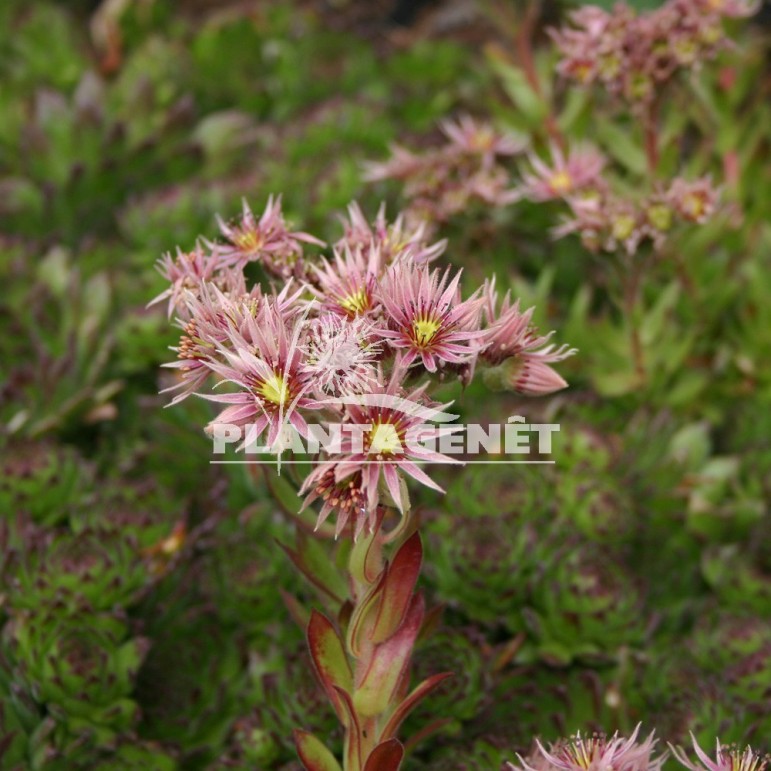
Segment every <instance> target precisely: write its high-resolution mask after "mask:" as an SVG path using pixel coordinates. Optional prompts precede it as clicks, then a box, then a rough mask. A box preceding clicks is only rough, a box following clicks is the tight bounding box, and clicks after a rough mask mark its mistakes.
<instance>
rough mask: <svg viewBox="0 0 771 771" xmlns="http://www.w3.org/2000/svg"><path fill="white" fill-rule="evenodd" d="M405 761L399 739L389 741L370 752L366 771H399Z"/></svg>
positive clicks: (365, 766) (381, 743) (365, 767)
mask: <svg viewBox="0 0 771 771" xmlns="http://www.w3.org/2000/svg"><path fill="white" fill-rule="evenodd" d="M403 759H404V746H403V745H402V743H401V742H400V741H399V740H398V739H388V740H387V741H384V742H380V744H378V746H377V747H375V749H374V750H372V752H370V754H369V757H368V758H367V762H366V763H365V764H364V771H399V766H401V764H402V760H403Z"/></svg>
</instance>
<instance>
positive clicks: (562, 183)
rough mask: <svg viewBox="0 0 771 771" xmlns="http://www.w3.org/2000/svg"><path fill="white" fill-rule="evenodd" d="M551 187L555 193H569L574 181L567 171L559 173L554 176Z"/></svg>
mask: <svg viewBox="0 0 771 771" xmlns="http://www.w3.org/2000/svg"><path fill="white" fill-rule="evenodd" d="M549 185H550V186H551V189H552V190H553V191H554V192H555V193H567V192H569V191H570V189H571V188H572V187H573V180H572V179H571V177H570V174H568V173H567V171H558V172H557V173H556V174H553V175H552V178H551V179H550V180H549Z"/></svg>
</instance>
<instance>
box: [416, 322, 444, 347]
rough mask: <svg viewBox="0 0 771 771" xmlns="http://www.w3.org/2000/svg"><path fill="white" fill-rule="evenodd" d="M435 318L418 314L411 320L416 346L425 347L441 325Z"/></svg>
mask: <svg viewBox="0 0 771 771" xmlns="http://www.w3.org/2000/svg"><path fill="white" fill-rule="evenodd" d="M441 326H442V325H441V323H440V322H439V321H437V320H436V319H430V318H426V317H424V316H420V317H418V318H416V319H415V320H414V321H413V322H412V334H413V337H414V339H415V345H417V346H418V348H427V347H428V346H429V345H430V344H431V341H432V340H433V339H434V337H435V336H436V333H437V332H438V331H439V328H440V327H441Z"/></svg>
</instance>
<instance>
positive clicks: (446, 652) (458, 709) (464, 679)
mask: <svg viewBox="0 0 771 771" xmlns="http://www.w3.org/2000/svg"><path fill="white" fill-rule="evenodd" d="M486 648H489V646H488V645H487V644H486V642H485V639H484V636H483V634H482V633H481V631H480V630H478V629H476V628H474V627H470V628H467V629H462V628H460V629H458V628H453V629H442V630H440V631H439V632H437V633H435V634H431V635H430V636H429V637H428V638H427V639H426V640H424V641H423V642H422V643H421V644H420V645H419V646H418V648H417V651H416V654H415V656H416V665H415V668H414V675H413V677H414V680H415V682H420V681H421V680H423V679H425V678H426V677H429V676H430V675H432V674H436V673H437V672H452V673H453V676H452V677H451V678H449V679H448V680H446V681H445V683H444V685H443V686H442V687H440V688H439V689H438V690H437V691H436V692H435V693H433V694H431V696H429V697H428V698H427V699H426V700H425V701H424V702H423V703H422V704H421V706H420V708H419V709H418V710H416V712H415V716H414V717H411V718H410V719H408V721H407V723H406V727H405V736H409V735H411V734H412V733H414V732H415V731H417V730H419V728H420V726H421V725H424V724H426V723H429V722H430V721H431V720H432V719H435V717H436V716H439V715H441V717H442V718H443V719H444V720H446V721H447V722H446V724H445V725H443V726H442V729H441V733H442V735H445V734H449V735H451V736H455V737H458V736H462V735H463V733H464V731H465V729H464V726H466V725H467V724H468V723H470V722H471V721H473V720H474V719H475V718H476V717H477V715H478V714H479V712H480V711H481V710H482V707H483V704H484V701H485V693H486V691H487V689H488V687H489V682H490V673H489V670H490V659H491V652H488V654H487V656H486V655H485V649H486Z"/></svg>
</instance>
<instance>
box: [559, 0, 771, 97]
mask: <svg viewBox="0 0 771 771" xmlns="http://www.w3.org/2000/svg"><path fill="white" fill-rule="evenodd" d="M759 6H760V3H759V2H758V1H757V0H669V1H668V2H666V3H665V4H664V5H662V6H661V7H660V8H658V9H656V10H654V11H651V12H649V13H644V14H640V15H636V14H635V12H634V11H633V10H632V9H631V8H630V7H629V6H627V5H625V4H623V3H619V4H617V5H616V6H615V7H614V8H613V10H612V11H605V10H603V9H601V8H598V7H597V6H592V5H588V6H583V7H582V8H579V9H578V10H576V11H574V12H573V13H572V14H571V16H570V20H571V25H570V26H567V27H564V28H562V29H560V30H553V31H552V37H553V39H554V41H555V43H556V45H557V48H558V49H559V52H560V54H561V56H562V58H561V61H560V64H559V71H560V73H561V74H562V75H564V76H565V77H568V78H570V79H571V80H574V81H577V82H578V83H581V84H584V85H588V84H591V83H599V84H601V85H602V86H604V87H605V88H606V89H607V90H608V91H609V92H610V93H612V94H615V95H617V96H621V97H623V98H625V99H626V100H628V101H629V102H631V103H632V104H648V103H650V102H651V101H652V100H653V99H654V98H655V96H656V93H657V91H658V89H660V87H661V85H662V84H663V83H665V82H667V81H668V80H670V79H671V78H672V77H673V75H674V74H675V73H676V72H677V71H679V70H681V69H683V68H688V67H695V66H698V65H699V64H700V63H701V62H703V61H706V60H709V59H711V58H712V57H714V55H715V54H716V52H717V51H719V50H720V49H721V48H724V47H725V46H727V44H728V43H727V38H726V35H725V32H724V30H723V20H724V19H726V18H735V17H743V16H750V15H751V14H753V13H755V11H756V10H757V9H758V7H759Z"/></svg>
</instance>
